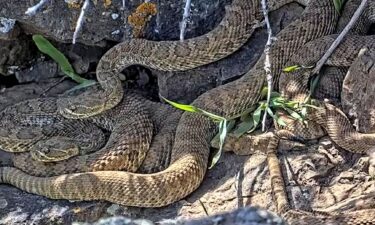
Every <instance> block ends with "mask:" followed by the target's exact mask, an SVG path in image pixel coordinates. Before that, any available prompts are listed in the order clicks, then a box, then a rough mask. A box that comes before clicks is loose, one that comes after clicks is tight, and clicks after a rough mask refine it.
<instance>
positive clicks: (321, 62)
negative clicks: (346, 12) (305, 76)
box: [312, 0, 367, 74]
mask: <svg viewBox="0 0 375 225" xmlns="http://www.w3.org/2000/svg"><path fill="white" fill-rule="evenodd" d="M366 4H367V0H362V2H361V4H360V5H359V7H358V9H357V10H356V11H355V13H354V15H353V17H352V18H351V19H350V21H349V23H348V24H347V25H346V26H345V28H344V30H343V31H342V32H341V33H340V34H339V36H337V38H336V40H335V41H334V42H333V43H332V45H331V46H330V47H329V49H328V50H327V52H326V53H325V54H324V55H323V56H322V58H321V59H320V60H319V61H318V62H317V63H316V66H315V68H314V69H313V70H312V74H318V73H319V72H320V70H321V69H322V67H323V65H324V63H325V62H326V61H327V59H328V58H329V57H330V56H331V55H332V53H333V52H334V51H335V49H336V48H337V46H339V44H340V43H341V42H342V40H343V39H344V37H345V36H346V34H347V33H348V32H349V31H350V29H352V27H353V26H354V24H355V23H356V22H357V20H358V18H359V17H360V16H361V14H362V12H363V10H364V9H365V6H366Z"/></svg>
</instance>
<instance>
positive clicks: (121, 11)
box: [0, 0, 230, 45]
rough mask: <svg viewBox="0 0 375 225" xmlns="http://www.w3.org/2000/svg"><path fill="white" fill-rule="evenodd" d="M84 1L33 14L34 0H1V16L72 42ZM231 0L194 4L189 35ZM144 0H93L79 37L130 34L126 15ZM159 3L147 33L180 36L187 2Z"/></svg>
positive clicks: (88, 40)
mask: <svg viewBox="0 0 375 225" xmlns="http://www.w3.org/2000/svg"><path fill="white" fill-rule="evenodd" d="M66 2H68V3H69V4H68V3H66ZM81 2H82V1H75V3H74V2H72V1H53V2H48V3H46V4H45V5H44V6H43V7H42V8H41V10H40V11H39V12H38V13H36V14H35V15H34V16H30V15H26V14H25V12H26V11H27V9H28V8H29V7H32V6H33V5H34V4H35V3H32V2H29V3H27V4H26V3H25V2H23V1H20V0H15V1H1V2H0V9H1V11H0V16H3V17H6V18H9V19H15V20H16V21H17V22H18V23H19V24H20V26H21V27H22V28H23V29H24V30H25V31H26V32H27V33H39V34H43V35H45V36H47V37H50V38H51V39H54V40H57V41H61V42H71V41H72V37H73V32H74V29H75V24H76V21H77V19H78V16H79V14H80V6H81V4H80V3H81ZM103 2H104V3H105V4H103ZM229 2H230V1H228V0H226V1H217V0H211V1H203V2H198V3H196V4H193V5H192V8H191V10H192V15H191V17H190V19H189V24H188V29H187V32H186V38H190V37H192V36H196V35H199V34H203V33H205V32H207V31H208V30H210V29H212V28H213V27H214V26H215V25H216V24H217V22H218V21H219V20H220V18H221V16H222V15H223V12H224V7H223V6H224V4H229ZM95 3H96V4H95ZM141 3H143V1H141V0H137V1H130V2H126V4H125V8H123V6H122V1H94V4H92V3H91V4H89V7H88V10H87V12H86V14H85V21H84V24H83V30H82V31H81V32H80V34H79V36H78V40H77V41H78V42H80V43H84V44H87V45H102V44H103V42H102V41H104V40H110V41H116V42H120V41H121V40H124V39H129V38H131V37H132V29H131V26H130V25H129V24H128V23H127V17H128V16H129V15H130V14H132V12H134V11H135V9H136V8H137V6H139V5H141ZM158 3H159V5H157V15H156V16H154V17H152V19H151V21H150V23H149V25H148V27H147V28H145V29H146V30H145V35H144V37H146V38H148V39H153V40H168V39H169V40H171V39H178V38H179V30H180V27H179V22H180V21H181V18H182V14H183V7H184V3H183V2H182V1H181V2H175V1H170V0H169V1H162V2H158ZM208 18H210V19H208ZM212 18H214V19H212ZM98 28H100V29H98Z"/></svg>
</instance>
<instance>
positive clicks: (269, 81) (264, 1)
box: [262, 0, 272, 131]
mask: <svg viewBox="0 0 375 225" xmlns="http://www.w3.org/2000/svg"><path fill="white" fill-rule="evenodd" d="M262 11H263V15H264V21H265V22H266V26H267V33H268V39H267V43H266V46H265V48H264V54H265V55H266V57H265V60H264V70H265V71H266V75H267V87H268V90H267V104H266V110H265V112H264V115H263V120H262V131H265V129H266V119H267V108H268V105H269V103H270V100H271V92H272V74H271V62H270V48H271V45H272V29H271V25H270V20H269V18H268V9H267V0H262Z"/></svg>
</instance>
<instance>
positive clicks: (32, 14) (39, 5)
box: [25, 0, 49, 16]
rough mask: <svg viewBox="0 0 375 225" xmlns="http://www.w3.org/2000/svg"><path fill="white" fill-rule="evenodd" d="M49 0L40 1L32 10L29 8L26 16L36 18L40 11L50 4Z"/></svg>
mask: <svg viewBox="0 0 375 225" xmlns="http://www.w3.org/2000/svg"><path fill="white" fill-rule="evenodd" d="M48 1H49V0H40V2H39V3H38V4H36V5H34V6H32V7H30V8H27V10H26V12H25V14H26V15H28V16H34V15H35V14H36V13H37V12H38V10H39V9H40V8H41V7H42V6H43V5H44V4H46V3H47V2H48Z"/></svg>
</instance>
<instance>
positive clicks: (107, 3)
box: [104, 0, 112, 8]
mask: <svg viewBox="0 0 375 225" xmlns="http://www.w3.org/2000/svg"><path fill="white" fill-rule="evenodd" d="M111 4H112V1H111V0H104V7H106V8H108V7H109V6H110V5H111Z"/></svg>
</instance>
